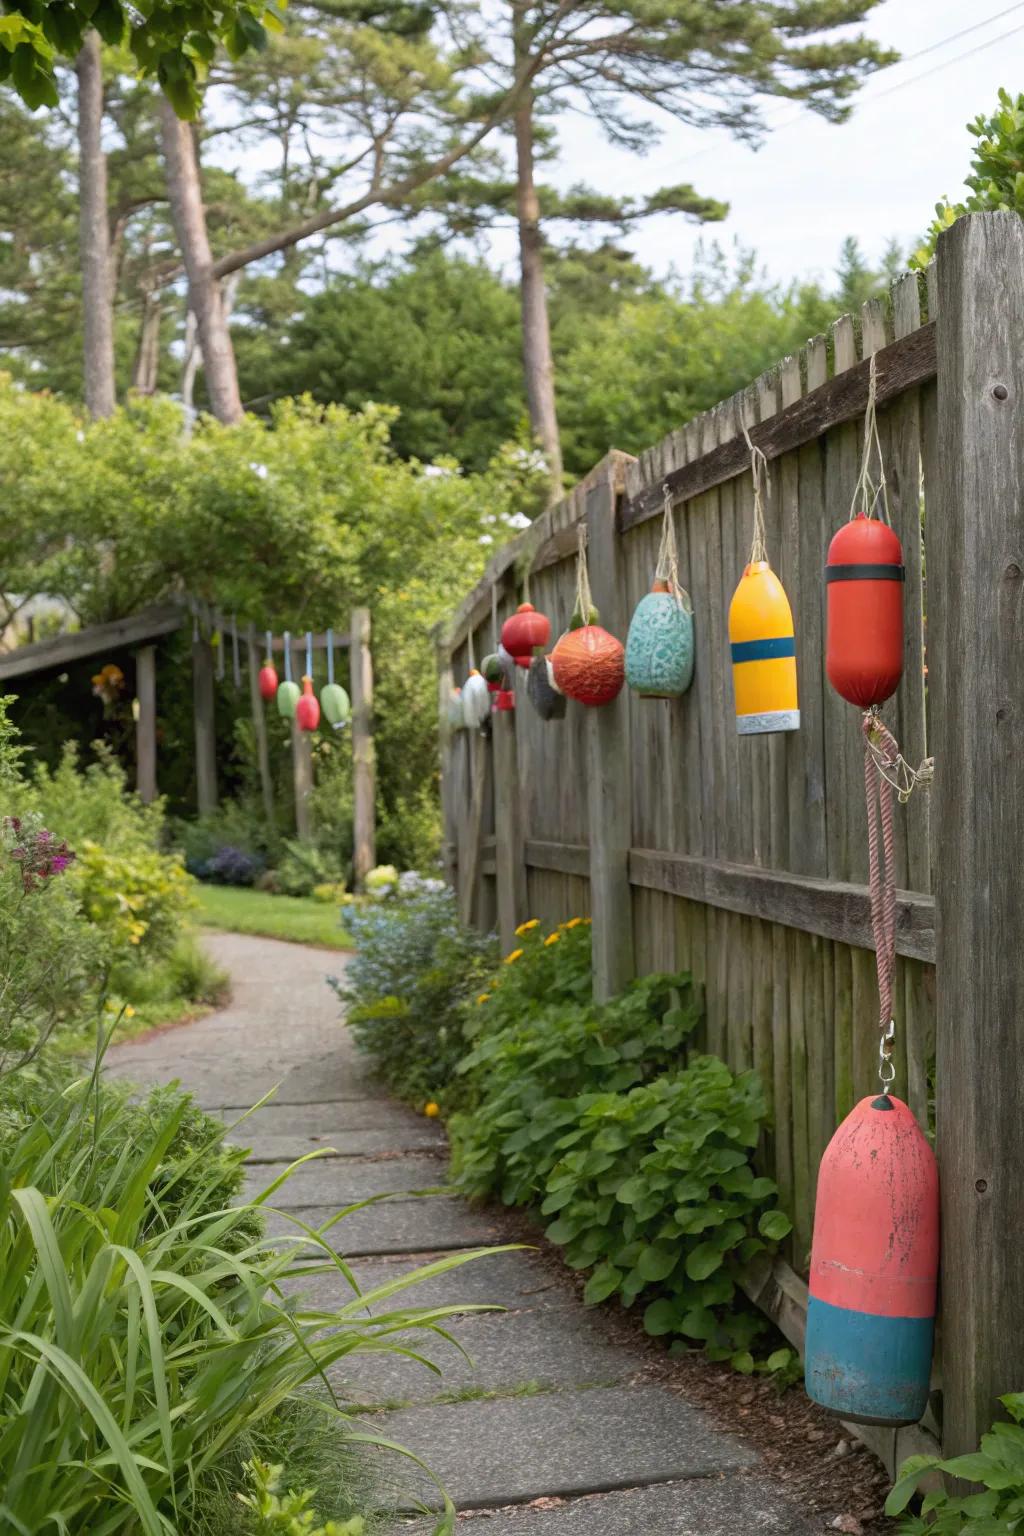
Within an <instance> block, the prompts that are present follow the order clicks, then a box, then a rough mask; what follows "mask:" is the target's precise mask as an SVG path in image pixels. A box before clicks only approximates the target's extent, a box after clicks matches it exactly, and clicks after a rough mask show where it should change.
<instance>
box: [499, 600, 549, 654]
mask: <svg viewBox="0 0 1024 1536" xmlns="http://www.w3.org/2000/svg"><path fill="white" fill-rule="evenodd" d="M550 639H551V620H550V619H549V618H547V617H546V615H545V614H543V613H538V612H537V610H536V608H535V607H534V606H533V604H532V603H520V604H519V607H518V608H517V609H516V611H515V613H514V614H513V615H512V617H511V618H510V619H506V620H505V622H504V624H503V625H502V626H501V643H502V645H503V646H504V647H505V649H506V651H508V653H509V655H510V656H513V657H514V658H515V663H516V666H517V667H528V666H529V665H530V662H531V661H532V660H533V649H534V646H537V645H547V643H548V641H549V640H550Z"/></svg>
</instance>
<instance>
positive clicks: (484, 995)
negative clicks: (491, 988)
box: [476, 992, 491, 1008]
mask: <svg viewBox="0 0 1024 1536" xmlns="http://www.w3.org/2000/svg"><path fill="white" fill-rule="evenodd" d="M490 995H491V994H490V993H489V992H481V993H480V996H479V997H478V998H477V1000H476V1005H477V1007H478V1008H480V1007H481V1006H482V1005H483V1004H484V1003H486V1001H487V999H488V998H489V997H490Z"/></svg>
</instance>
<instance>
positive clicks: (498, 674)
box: [480, 651, 505, 693]
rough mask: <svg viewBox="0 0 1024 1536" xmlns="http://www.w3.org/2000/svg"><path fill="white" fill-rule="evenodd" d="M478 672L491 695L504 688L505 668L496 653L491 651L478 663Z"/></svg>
mask: <svg viewBox="0 0 1024 1536" xmlns="http://www.w3.org/2000/svg"><path fill="white" fill-rule="evenodd" d="M480 672H481V675H482V677H483V680H484V682H485V683H486V684H487V687H488V689H489V690H490V692H491V693H497V692H498V689H499V688H503V687H504V686H505V667H504V665H503V664H502V660H501V657H500V656H499V655H498V653H497V651H492V652H491V654H490V655H489V656H485V657H484V659H483V661H482V662H481V663H480Z"/></svg>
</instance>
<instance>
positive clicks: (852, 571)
mask: <svg viewBox="0 0 1024 1536" xmlns="http://www.w3.org/2000/svg"><path fill="white" fill-rule="evenodd" d="M905 579H906V571H905V569H904V565H903V547H902V545H901V544H900V541H899V538H898V537H897V535H896V534H895V533H894V532H893V530H892V529H891V528H890V527H889V525H888V523H884V522H882V521H881V520H880V519H879V518H877V517H865V516H864V514H863V512H861V513H858V515H857V516H856V517H854V518H851V520H850V521H849V522H848V523H846V524H845V525H844V526H843V527H842V528H840V530H839V532H838V533H837V534H836V536H835V538H834V539H833V540H832V543H831V544H830V545H829V549H828V560H827V563H826V565H825V583H826V593H827V606H828V623H827V634H826V649H825V670H826V672H827V674H828V680H829V682H830V683H831V684H832V687H833V688H834V689H835V690H836V692H837V693H838V694H840V695H841V697H842V698H844V699H846V700H848V702H849V703H851V704H856V705H857V706H858V707H859V708H860V709H870V708H871V707H872V705H875V704H883V703H884V702H885V700H886V699H888V698H891V696H892V695H893V694H894V693H895V692H896V689H897V687H898V685H899V681H900V678H901V676H902V675H903V585H904V581H905Z"/></svg>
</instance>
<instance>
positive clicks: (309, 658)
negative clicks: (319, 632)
mask: <svg viewBox="0 0 1024 1536" xmlns="http://www.w3.org/2000/svg"><path fill="white" fill-rule="evenodd" d="M306 676H307V677H312V676H313V631H312V630H311V629H307V630H306Z"/></svg>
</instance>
